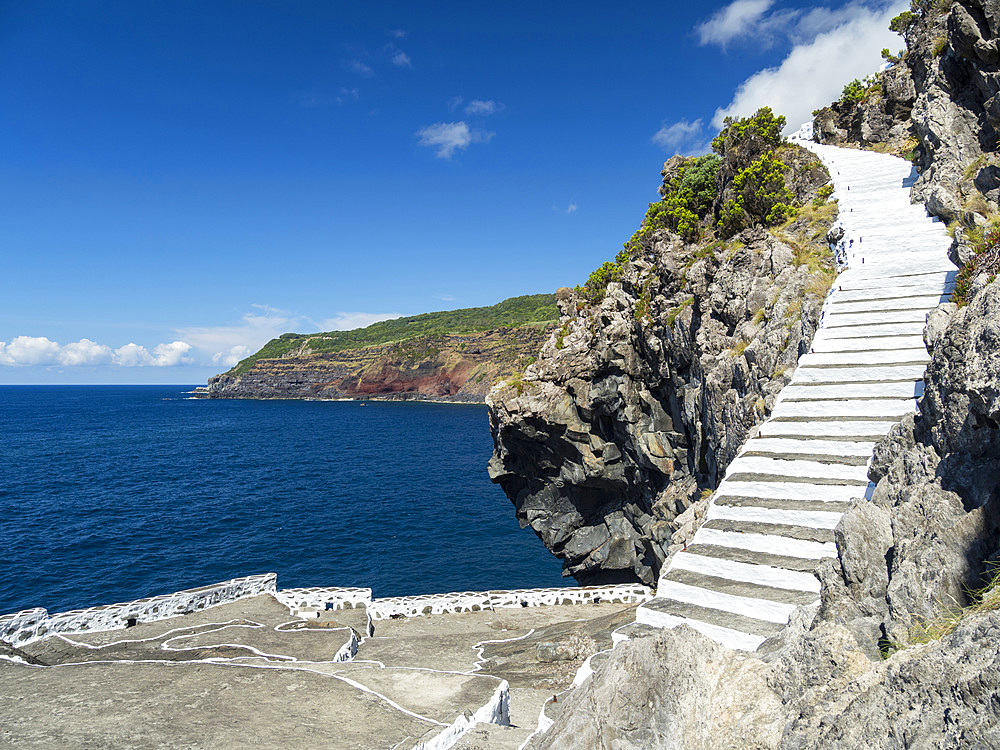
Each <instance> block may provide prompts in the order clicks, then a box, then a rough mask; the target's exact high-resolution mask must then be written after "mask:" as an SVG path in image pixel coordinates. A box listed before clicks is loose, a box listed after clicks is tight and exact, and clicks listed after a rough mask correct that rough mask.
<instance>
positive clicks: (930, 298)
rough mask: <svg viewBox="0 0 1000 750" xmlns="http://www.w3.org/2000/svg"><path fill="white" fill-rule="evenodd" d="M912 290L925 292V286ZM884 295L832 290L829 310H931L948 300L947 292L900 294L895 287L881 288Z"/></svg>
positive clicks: (870, 292) (868, 291)
mask: <svg viewBox="0 0 1000 750" xmlns="http://www.w3.org/2000/svg"><path fill="white" fill-rule="evenodd" d="M910 289H912V290H914V292H921V291H923V292H926V291H928V288H927V287H910ZM883 294H884V296H876V295H874V294H873V293H872V290H867V291H858V292H838V291H834V292H833V293H832V294H831V295H830V299H829V300H828V304H829V307H828V308H827V309H828V310H830V311H831V312H866V311H869V310H908V309H915V308H922V309H925V310H933V309H934V308H935V307H937V306H938V305H940V304H941V303H942V302H947V301H948V297H949V295H948V294H940V293H934V292H931V293H929V294H925V293H913V294H901V293H900V292H899V291H898V290H896V289H886V290H883Z"/></svg>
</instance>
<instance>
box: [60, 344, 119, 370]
mask: <svg viewBox="0 0 1000 750" xmlns="http://www.w3.org/2000/svg"><path fill="white" fill-rule="evenodd" d="M111 354H112V353H111V347H110V346H105V345H104V344H98V343H96V342H94V341H91V340H90V339H80V340H79V341H77V342H76V343H73V344H66V346H64V347H63V348H62V351H61V352H60V354H59V364H62V365H70V366H74V365H106V364H109V363H110V362H111Z"/></svg>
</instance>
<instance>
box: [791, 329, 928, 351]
mask: <svg viewBox="0 0 1000 750" xmlns="http://www.w3.org/2000/svg"><path fill="white" fill-rule="evenodd" d="M923 346H924V334H923V331H921V332H920V333H919V334H907V335H905V336H900V335H896V336H871V337H869V338H865V339H824V338H822V337H820V336H819V333H817V334H816V336H814V337H813V340H812V344H810V348H811V350H812V351H814V352H817V353H820V354H823V353H827V354H831V353H840V352H852V351H853V352H857V351H862V352H874V351H899V350H900V349H918V348H920V349H922V348H923Z"/></svg>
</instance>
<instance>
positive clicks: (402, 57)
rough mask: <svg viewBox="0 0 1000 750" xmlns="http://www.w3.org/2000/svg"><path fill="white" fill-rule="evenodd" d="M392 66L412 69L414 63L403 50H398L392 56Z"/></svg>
mask: <svg viewBox="0 0 1000 750" xmlns="http://www.w3.org/2000/svg"><path fill="white" fill-rule="evenodd" d="M392 64H393V65H395V66H396V67H397V68H412V67H413V63H412V62H411V61H410V56H409V55H408V54H406V53H405V52H403V50H401V49H400V50H396V52H395V53H394V54H393V56H392Z"/></svg>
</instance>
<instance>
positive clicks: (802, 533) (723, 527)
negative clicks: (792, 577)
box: [701, 518, 833, 542]
mask: <svg viewBox="0 0 1000 750" xmlns="http://www.w3.org/2000/svg"><path fill="white" fill-rule="evenodd" d="M701 528H703V529H711V530H713V531H723V532H732V533H736V534H763V535H766V536H777V537H782V538H784V539H797V540H801V541H805V542H832V541H833V529H818V528H814V527H812V526H792V525H790V524H781V523H765V522H763V521H737V520H733V519H728V518H712V519H709V520H708V521H705V523H703V524H702V526H701Z"/></svg>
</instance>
